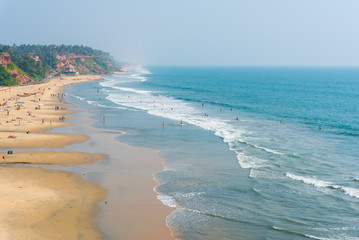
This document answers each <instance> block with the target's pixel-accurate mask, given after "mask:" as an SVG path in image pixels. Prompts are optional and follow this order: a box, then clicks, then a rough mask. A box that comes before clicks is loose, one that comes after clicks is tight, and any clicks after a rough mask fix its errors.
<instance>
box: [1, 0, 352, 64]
mask: <svg viewBox="0 0 359 240" xmlns="http://www.w3.org/2000/svg"><path fill="white" fill-rule="evenodd" d="M358 13H359V1H358V0H181V1H174V0H126V1H124V0H101V1H98V0H61V1H55V0H0V22H1V23H2V24H1V33H0V43H1V44H9V45H12V44H14V43H15V44H17V45H18V44H71V45H75V44H80V45H81V44H82V45H87V46H90V47H93V48H96V49H101V50H104V51H107V52H110V53H111V55H113V56H114V57H115V58H116V59H117V60H119V61H122V62H129V63H136V64H143V65H186V66H189V65H231V66H234V65H235V66H236V65H240V66H248V65H250V66H252V65H254V66H288V65H289V66H357V65H359V14H358Z"/></svg>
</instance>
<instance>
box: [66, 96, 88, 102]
mask: <svg viewBox="0 0 359 240" xmlns="http://www.w3.org/2000/svg"><path fill="white" fill-rule="evenodd" d="M70 96H71V97H74V98H77V99H79V100H81V101H85V100H86V99H84V98H82V97H79V96H76V95H70Z"/></svg>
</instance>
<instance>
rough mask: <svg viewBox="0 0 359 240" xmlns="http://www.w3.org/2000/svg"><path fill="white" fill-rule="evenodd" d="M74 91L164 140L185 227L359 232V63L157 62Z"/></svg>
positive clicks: (164, 190)
mask: <svg viewBox="0 0 359 240" xmlns="http://www.w3.org/2000/svg"><path fill="white" fill-rule="evenodd" d="M68 93H69V97H70V98H72V101H76V102H77V103H79V104H81V105H83V106H84V107H85V108H88V109H90V110H94V112H95V113H98V114H97V115H96V118H97V119H98V120H99V124H98V126H99V127H103V126H102V117H103V116H105V117H106V126H105V128H106V129H111V130H117V131H121V132H123V134H122V135H121V136H120V137H119V140H121V141H124V142H127V143H130V144H133V145H140V146H149V147H153V148H156V149H159V150H161V153H162V155H163V156H165V157H166V159H167V160H166V169H165V170H164V171H162V172H160V173H157V174H156V176H155V177H156V178H157V180H158V181H160V182H161V184H162V185H161V186H159V187H158V188H157V189H156V191H158V192H159V199H160V200H161V201H162V202H163V203H164V204H166V205H169V206H171V207H173V208H174V213H173V214H172V215H171V216H170V217H169V219H168V221H169V224H170V225H171V227H172V228H173V229H174V231H175V233H176V234H177V235H178V236H179V237H182V238H183V239H194V240H197V239H308V238H309V239H310V238H312V239H359V218H358V216H359V150H358V149H359V148H358V146H359V69H358V68H304V67H303V68H289V67H288V68H279V67H278V68H274V67H273V68H265V67H246V68H244V67H242V68H241V67H148V68H145V69H144V68H138V69H134V70H132V72H131V73H130V74H129V75H117V76H108V77H106V78H105V80H104V81H102V82H93V83H86V84H81V85H74V86H71V87H70V88H69V89H68ZM181 121H182V124H181ZM163 122H164V123H165V126H164V127H162V124H163Z"/></svg>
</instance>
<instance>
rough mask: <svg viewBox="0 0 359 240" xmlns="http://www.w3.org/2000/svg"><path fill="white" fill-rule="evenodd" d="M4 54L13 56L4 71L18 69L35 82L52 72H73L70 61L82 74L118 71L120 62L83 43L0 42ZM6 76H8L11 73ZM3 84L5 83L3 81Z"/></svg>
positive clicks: (53, 73)
mask: <svg viewBox="0 0 359 240" xmlns="http://www.w3.org/2000/svg"><path fill="white" fill-rule="evenodd" d="M1 53H5V54H6V53H7V54H9V55H10V57H11V59H12V63H10V64H8V67H7V68H8V69H5V70H9V69H10V70H12V71H13V70H15V69H16V70H17V71H18V72H19V73H20V74H23V75H26V76H29V77H31V78H32V79H33V80H35V81H39V80H42V79H44V78H46V76H48V75H50V74H51V75H52V76H53V75H59V74H70V73H67V72H66V66H68V65H69V64H71V65H73V66H74V67H75V69H76V71H77V72H78V73H80V74H106V73H111V72H113V71H118V70H119V64H118V62H116V61H115V60H114V59H113V57H111V55H110V54H109V53H107V52H103V51H101V50H96V49H92V48H90V47H86V46H82V45H81V46H80V45H59V46H56V45H29V44H27V45H25V44H23V45H19V46H17V45H13V46H6V45H1V44H0V54H1ZM35 56H36V57H38V60H36V61H35V60H34V58H35ZM57 56H61V57H62V56H64V59H60V60H59V59H57ZM72 74H73V73H72ZM4 76H5V75H4ZM6 76H7V77H6V79H8V75H6ZM3 78H4V79H5V77H3ZM3 81H5V80H3ZM0 85H4V84H3V83H2V82H0Z"/></svg>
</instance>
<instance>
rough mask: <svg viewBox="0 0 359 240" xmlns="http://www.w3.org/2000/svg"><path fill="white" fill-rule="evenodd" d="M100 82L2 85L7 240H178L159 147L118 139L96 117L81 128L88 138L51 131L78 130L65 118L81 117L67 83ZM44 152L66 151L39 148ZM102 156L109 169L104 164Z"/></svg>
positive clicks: (0, 223)
mask: <svg viewBox="0 0 359 240" xmlns="http://www.w3.org/2000/svg"><path fill="white" fill-rule="evenodd" d="M100 78H101V76H80V77H64V78H62V79H54V80H51V81H50V82H47V83H43V84H39V85H28V86H16V87H5V88H0V103H1V108H0V158H1V159H0V161H1V164H0V165H2V167H0V185H1V186H0V194H1V197H0V219H1V220H0V229H1V231H0V239H103V238H105V239H131V240H132V239H157V240H161V239H167V240H168V239H173V237H172V236H171V231H170V229H169V228H168V226H167V225H166V217H167V216H168V215H169V214H170V213H171V211H172V209H170V208H168V207H167V206H164V205H163V204H162V203H161V202H160V201H159V200H158V199H157V194H156V193H155V192H154V191H153V188H154V187H155V186H156V185H157V183H156V182H155V181H154V179H153V174H154V173H155V172H156V171H160V170H162V169H163V167H164V166H163V164H162V161H163V159H162V158H161V157H160V156H159V153H158V152H157V151H156V150H153V149H146V148H135V147H132V146H128V145H125V144H122V143H120V142H118V141H115V140H114V139H113V137H112V134H111V133H106V132H104V131H102V130H100V129H96V128H94V127H92V125H91V124H93V120H92V119H81V120H80V124H79V123H76V124H78V125H81V128H82V131H75V133H84V134H86V135H88V136H85V135H79V134H73V133H74V132H66V130H65V129H68V128H61V129H64V130H63V131H62V133H48V132H46V133H45V132H44V131H48V130H51V129H53V128H57V127H70V128H73V127H76V126H73V124H71V123H69V122H66V121H64V120H67V119H69V116H68V114H71V113H74V112H73V111H70V109H69V108H68V106H66V105H64V103H63V95H62V94H63V86H65V85H69V84H76V83H81V82H86V81H93V80H98V79H100ZM26 94H27V95H26ZM75 115H76V116H77V115H78V113H77V114H75ZM84 123H86V124H84ZM70 131H71V130H70ZM60 132H61V131H60ZM74 143H76V148H74V149H71V150H70V151H68V149H67V148H66V147H69V148H71V145H70V144H74ZM94 144H95V146H96V147H94ZM81 146H83V147H82V148H81ZM43 147H45V148H61V149H60V150H62V149H64V151H56V152H55V151H53V152H51V151H48V149H47V151H34V149H35V150H36V149H38V148H43ZM22 148H31V151H24V150H25V149H22ZM8 150H13V154H8V153H7V151H8ZM18 150H19V151H18ZM20 150H21V151H20ZM101 159H106V160H105V161H104V162H103V163H101V164H102V165H103V164H104V163H105V164H107V166H108V168H107V169H106V168H102V166H101V165H99V164H97V163H96V161H98V160H101ZM89 163H92V164H89ZM19 164H58V165H59V166H60V165H62V166H66V164H68V165H69V166H73V164H88V165H86V167H85V168H84V169H93V170H91V171H97V172H99V175H101V176H102V177H101V178H100V179H97V180H96V181H95V182H98V184H99V185H97V184H93V183H89V182H87V181H85V180H84V179H83V177H82V176H80V175H79V174H75V173H70V172H68V171H67V170H66V167H65V170H66V172H64V171H58V170H49V169H40V168H25V166H27V165H21V166H22V167H15V166H16V165H17V166H20V165H19ZM96 164H97V165H96ZM36 166H37V167H38V165H36ZM56 166H57V165H54V167H55V168H56ZM61 170H64V168H61ZM69 171H71V169H69ZM82 175H84V176H85V175H86V174H82ZM104 189H106V190H104ZM99 203H100V205H99ZM98 206H100V208H101V212H100V213H99V211H98V210H99V208H98ZM95 215H98V217H97V218H96V219H97V222H95V221H94V220H93V219H94V216H95Z"/></svg>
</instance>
